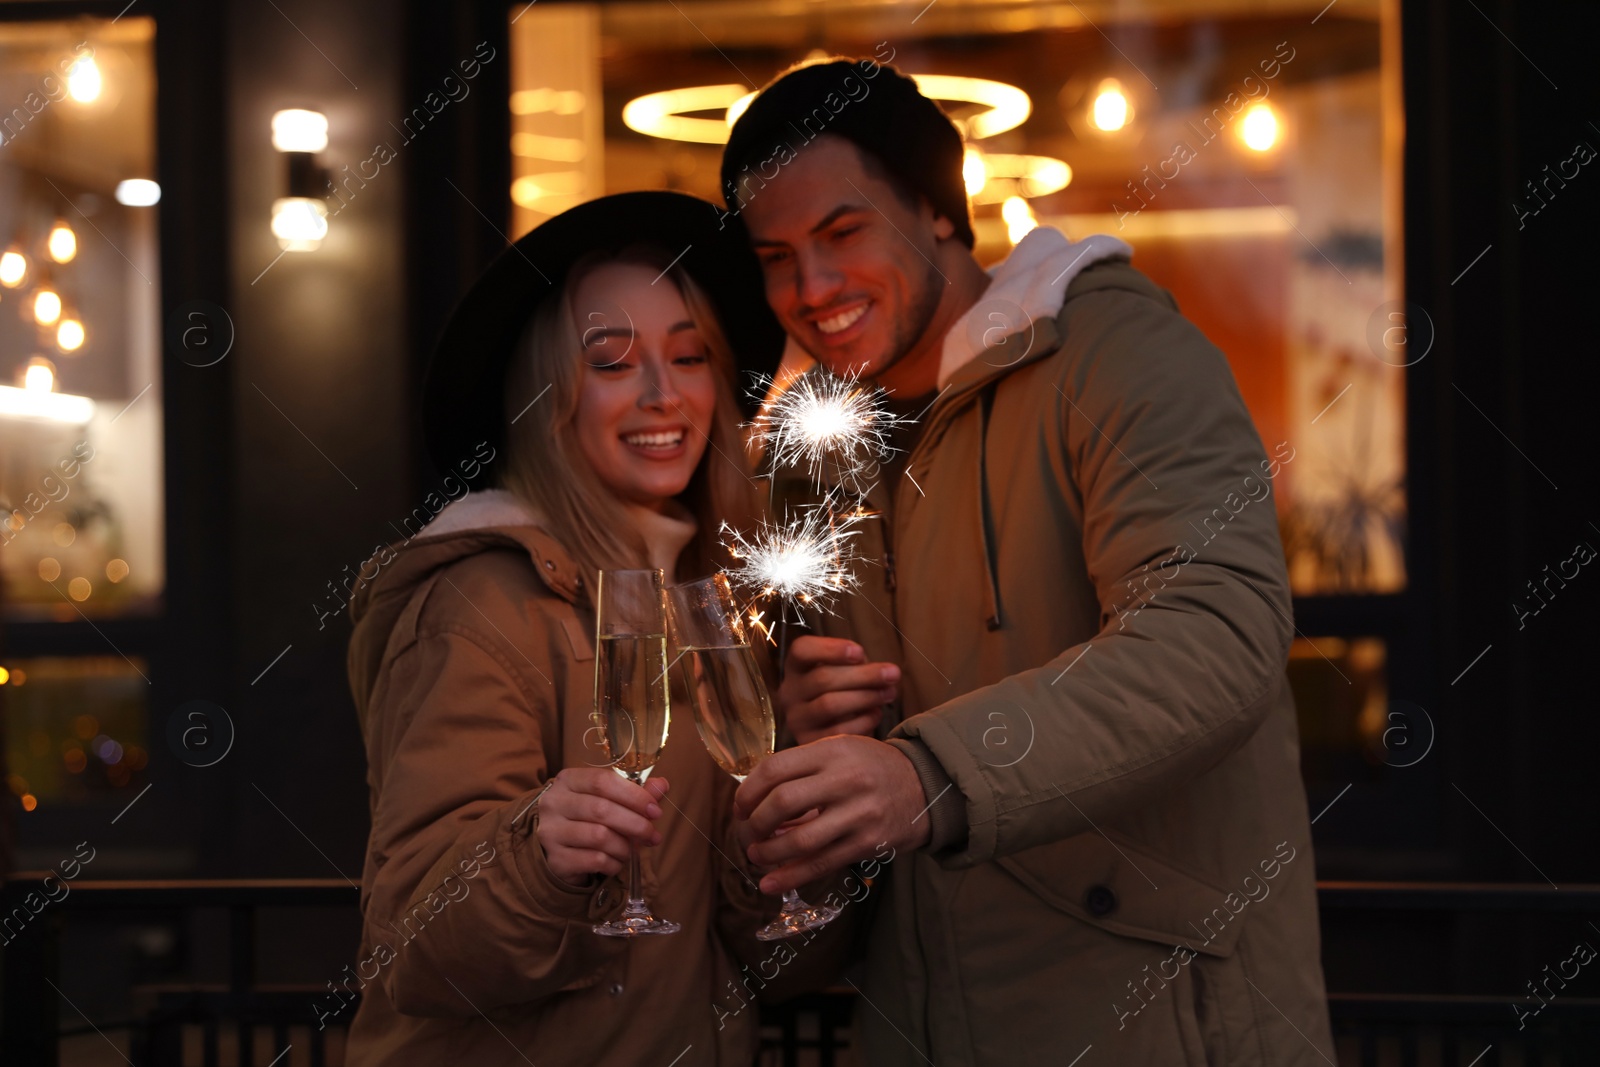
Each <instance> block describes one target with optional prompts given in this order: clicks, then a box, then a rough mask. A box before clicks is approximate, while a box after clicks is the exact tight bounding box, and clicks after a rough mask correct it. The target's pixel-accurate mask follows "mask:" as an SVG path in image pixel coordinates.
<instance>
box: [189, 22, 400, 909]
mask: <svg viewBox="0 0 1600 1067" xmlns="http://www.w3.org/2000/svg"><path fill="white" fill-rule="evenodd" d="M228 13H229V19H230V26H229V29H228V54H229V60H230V62H229V65H228V71H227V91H228V94H229V103H228V120H229V121H228V127H229V140H228V142H227V144H226V145H225V146H220V147H221V148H222V150H225V151H226V152H227V153H228V159H229V163H230V168H231V182H230V193H231V196H230V201H231V202H230V205H229V230H230V234H231V244H232V254H231V264H230V267H231V274H232V277H231V283H230V287H229V295H230V299H229V310H230V313H231V314H232V316H233V319H234V322H235V326H236V328H237V338H238V339H237V343H236V345H235V348H234V352H233V354H232V355H231V356H230V357H229V358H230V360H231V361H232V363H233V385H232V396H231V403H232V406H233V414H234V418H233V438H234V449H235V453H236V456H237V458H236V461H235V464H234V468H233V474H232V483H233V490H234V494H235V505H234V511H233V516H234V531H233V557H234V561H233V562H234V590H235V595H234V604H233V615H232V618H231V620H229V623H230V624H231V625H232V626H233V628H234V630H235V633H236V634H237V635H238V640H237V656H236V671H235V678H236V684H237V691H238V693H239V697H238V706H237V711H236V712H235V713H234V716H233V717H234V721H235V725H236V727H237V729H238V736H237V741H236V743H235V746H234V750H233V752H232V753H231V754H230V755H229V757H228V759H227V761H226V762H225V763H223V764H220V765H219V766H218V767H217V768H215V770H223V769H226V772H227V774H226V780H227V787H226V789H225V790H224V791H222V795H221V796H219V797H218V800H219V801H220V802H221V804H220V805H219V807H218V809H217V810H216V811H214V812H211V813H209V833H208V836H209V838H210V845H211V847H209V848H208V849H207V851H206V856H205V862H206V866H207V867H208V868H213V869H215V870H217V871H218V872H219V873H220V872H222V871H226V872H227V873H229V874H233V875H237V876H277V877H284V876H307V877H332V876H335V875H336V873H337V874H343V875H346V876H348V877H350V878H352V879H355V880H357V881H359V879H360V876H361V873H360V869H361V860H362V856H363V854H364V844H365V837H366V818H365V815H366V799H367V798H366V786H365V780H364V774H365V758H364V755H363V751H362V746H361V741H360V733H359V730H358V728H357V723H356V719H355V712H354V707H353V705H352V703H351V699H350V696H349V690H348V688H347V686H346V683H345V673H344V655H345V648H346V645H347V643H348V639H349V635H350V624H349V621H348V617H347V615H346V614H345V613H344V612H342V611H340V610H338V601H337V600H335V599H334V598H333V596H332V594H331V593H330V591H329V586H328V583H329V582H332V583H334V587H335V588H337V587H338V586H339V584H340V582H341V581H342V580H345V579H346V578H347V577H348V575H349V574H353V573H354V572H355V570H356V569H357V568H358V567H359V566H360V564H361V562H362V561H363V560H365V559H366V558H367V557H368V556H369V555H370V554H371V553H372V551H373V549H374V547H375V546H376V545H378V544H379V543H382V542H386V541H388V540H389V539H392V538H393V537H394V536H395V534H394V531H393V530H392V529H391V528H390V526H389V522H390V521H391V520H394V519H397V518H399V517H400V516H402V515H404V514H405V513H406V512H407V511H408V510H409V509H410V507H411V500H410V497H411V495H412V492H413V477H412V472H411V466H410V462H409V460H410V456H411V452H410V446H409V444H408V441H407V436H406V431H407V421H406V420H407V417H408V414H407V412H408V401H407V396H408V393H409V391H410V390H411V388H412V386H411V381H410V369H409V365H408V343H409V341H408V337H407V325H406V324H407V309H406V304H405V300H404V291H405V290H404V276H403V274H402V264H403V262H404V256H403V251H404V217H403V205H404V203H405V171H406V168H407V166H408V165H409V163H410V160H409V158H408V149H407V148H405V147H402V146H401V145H400V143H399V137H398V134H397V132H396V131H395V130H394V129H393V128H391V127H390V125H389V123H390V122H391V121H393V122H395V123H397V124H398V122H399V120H400V118H401V116H402V114H403V113H404V111H405V110H406V100H405V93H404V85H403V65H402V59H401V57H402V55H403V54H404V48H403V33H402V30H403V12H402V9H401V6H400V5H399V4H397V3H383V2H381V0H354V2H342V3H339V4H326V3H312V2H309V0H275V2H274V3H272V4H259V3H253V2H252V3H237V4H230V5H228ZM295 106H303V107H310V108H314V109H316V110H318V111H321V112H323V113H324V114H326V115H327V116H328V121H329V131H330V132H329V145H328V149H327V151H326V152H325V153H323V154H322V157H321V161H322V162H323V163H324V164H325V165H326V166H328V167H329V169H330V170H332V171H333V175H334V179H335V181H336V184H338V185H339V186H340V188H341V190H343V191H344V201H345V202H344V203H343V204H342V206H341V205H340V203H339V201H337V200H335V201H333V203H334V210H336V211H337V214H335V215H334V216H333V217H332V218H331V219H330V220H329V232H328V237H327V239H326V240H325V241H324V242H323V244H322V247H321V248H320V249H318V250H317V251H316V252H315V253H311V254H301V253H294V252H290V253H287V254H284V255H282V257H281V258H279V252H280V249H279V248H278V247H277V243H276V240H275V239H274V238H273V236H272V234H271V232H270V230H269V228H268V227H269V219H270V209H271V203H272V200H273V198H274V197H277V196H281V195H284V191H285V186H284V182H285V177H284V162H283V157H282V156H281V155H279V153H277V152H276V151H274V149H273V148H272V144H271V139H270V121H271V116H272V113H273V112H274V111H276V110H278V109H280V108H284V107H295ZM380 144H384V145H387V146H389V147H390V148H391V149H393V150H395V153H396V158H395V159H394V160H393V161H392V162H389V163H387V164H383V165H378V166H377V175H376V176H375V177H372V178H371V179H370V180H365V179H363V178H362V177H361V175H363V174H365V175H372V174H373V170H374V166H375V164H371V163H368V164H366V165H365V166H363V162H364V161H366V160H368V159H370V158H371V157H373V155H374V152H375V149H376V148H377V146H378V145H380ZM346 168H348V169H346ZM350 175H356V176H357V177H356V178H355V179H354V180H352V181H351V182H350V184H348V185H346V184H345V179H346V178H348V177H349V176H350ZM347 567H348V568H349V571H348V572H346V571H345V568H347ZM342 595H343V594H342V593H341V596H342ZM313 605H318V606H319V608H317V609H314V608H313ZM330 610H331V614H328V615H326V616H325V617H321V618H319V614H320V612H323V611H330ZM286 649H287V651H285V650H286ZM280 654H282V658H281V659H279V658H277V657H279V655H280ZM274 659H276V660H277V661H276V663H274V662H273V661H274ZM269 664H270V665H271V666H270V668H269ZM263 671H265V673H264V674H262V673H261V672H263ZM258 676H259V680H254V679H257V678H258ZM253 680H254V681H253ZM229 710H230V711H233V710H234V709H231V708H230V709H229Z"/></svg>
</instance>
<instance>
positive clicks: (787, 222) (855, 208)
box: [743, 134, 953, 378]
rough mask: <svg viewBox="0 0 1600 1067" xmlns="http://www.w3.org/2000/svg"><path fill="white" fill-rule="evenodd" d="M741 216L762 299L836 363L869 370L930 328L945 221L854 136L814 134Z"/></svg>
mask: <svg viewBox="0 0 1600 1067" xmlns="http://www.w3.org/2000/svg"><path fill="white" fill-rule="evenodd" d="M743 215H744V221H745V224H746V225H747V226H748V228H749V231H750V236H751V241H752V243H753V244H754V246H755V250H756V255H757V256H758V257H759V258H760V260H761V269H762V274H763V277H764V278H765V281H766V288H767V302H768V303H769V304H771V305H772V310H773V311H774V312H775V313H776V314H777V316H778V318H779V320H780V321H781V322H782V323H783V326H784V329H785V330H787V331H788V332H789V334H790V336H792V337H793V338H794V339H795V340H796V341H797V342H799V344H800V345H801V347H803V348H804V349H805V350H806V351H807V352H809V353H811V355H812V356H813V357H815V358H816V360H817V361H818V362H819V363H821V364H823V366H825V367H827V368H828V370H830V371H831V372H833V373H834V374H838V375H841V376H842V375H846V374H849V373H851V372H859V373H860V374H861V376H862V377H864V378H877V377H878V376H879V375H881V374H882V373H883V372H884V371H885V370H887V369H888V368H889V367H891V366H893V365H894V364H895V362H896V361H897V360H899V359H900V358H901V357H903V356H905V355H906V354H907V353H908V352H910V351H911V350H912V349H913V348H914V347H915V346H916V345H917V343H918V341H919V340H921V339H922V338H923V335H924V334H925V333H926V332H927V331H928V328H929V325H930V323H932V321H933V318H934V314H935V312H936V311H937V309H938V307H939V301H940V299H941V297H942V295H943V293H944V289H945V286H946V282H945V280H944V278H943V277H942V276H941V275H940V272H939V270H938V268H937V267H935V266H934V261H935V259H936V258H937V255H938V251H937V246H938V241H939V239H940V238H942V237H948V236H950V233H951V232H952V230H953V227H952V226H951V224H950V221H949V220H948V219H946V218H944V217H943V216H939V215H935V214H934V212H933V209H932V207H931V206H930V205H929V204H928V203H927V201H926V200H925V199H923V198H921V197H908V196H907V195H906V194H905V193H904V192H902V191H901V190H900V189H899V188H898V187H897V186H896V185H895V184H894V183H893V182H892V181H891V180H890V179H889V178H888V176H887V175H886V173H885V172H884V171H883V169H882V168H881V167H879V166H876V165H871V164H870V163H869V161H868V160H867V159H866V158H865V157H864V156H863V155H862V153H861V151H860V149H858V148H856V146H855V145H854V144H852V143H850V142H849V141H847V140H844V139H843V138H840V137H836V136H831V135H826V134H825V135H823V136H821V137H818V138H817V139H816V140H815V141H813V142H812V143H811V144H809V145H807V146H806V147H805V148H803V149H801V150H800V152H799V154H798V155H797V156H796V157H795V158H794V159H793V160H792V161H790V162H789V163H788V164H787V165H785V166H784V167H783V168H782V169H781V170H780V171H779V173H778V175H777V176H776V177H775V178H773V179H772V180H771V181H769V182H768V183H767V186H766V187H765V188H763V189H761V190H760V191H758V192H756V193H755V195H753V196H751V198H750V199H749V201H748V202H747V203H746V204H745V207H744V212H743Z"/></svg>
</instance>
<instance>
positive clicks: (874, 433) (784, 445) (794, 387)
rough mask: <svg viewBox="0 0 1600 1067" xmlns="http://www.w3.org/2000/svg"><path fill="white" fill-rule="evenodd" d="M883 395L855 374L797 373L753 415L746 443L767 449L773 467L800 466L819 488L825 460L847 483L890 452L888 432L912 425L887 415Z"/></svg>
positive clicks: (900, 417)
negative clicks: (863, 382)
mask: <svg viewBox="0 0 1600 1067" xmlns="http://www.w3.org/2000/svg"><path fill="white" fill-rule="evenodd" d="M886 395H887V394H886V393H885V392H884V390H883V389H882V388H881V387H880V386H874V385H862V384H861V383H860V381H859V380H858V375H857V374H851V375H850V376H849V377H845V378H839V377H835V376H834V375H832V374H826V373H823V372H820V371H813V372H811V373H807V374H802V375H800V376H799V377H798V378H795V379H794V380H793V381H792V382H791V383H790V384H789V385H788V387H787V388H785V389H784V391H783V392H782V393H781V394H779V396H778V398H777V399H776V400H774V401H773V402H772V403H771V404H770V405H769V406H768V407H766V408H764V409H762V411H761V413H760V414H759V415H757V416H756V418H755V421H754V422H753V423H751V430H752V432H751V440H752V441H753V442H755V443H757V444H758V445H760V446H762V447H764V448H765V449H766V450H767V454H768V455H769V456H770V457H771V460H772V465H773V468H774V469H777V468H780V467H799V466H801V465H802V464H804V465H805V467H806V470H807V472H808V473H809V474H810V475H811V478H812V480H813V481H814V482H815V483H816V484H817V485H818V487H819V488H820V487H821V485H822V475H823V471H824V463H825V462H827V461H828V460H830V459H831V460H832V461H833V462H834V463H835V464H837V467H838V474H839V477H840V478H841V479H842V480H847V481H852V482H853V481H856V480H858V479H859V478H860V476H861V475H862V474H863V473H864V472H865V471H866V469H867V467H868V466H869V465H870V464H871V463H872V462H873V461H875V460H879V461H881V460H885V459H888V458H889V457H890V456H891V455H892V454H893V453H894V449H893V448H892V447H890V445H889V435H890V433H891V432H892V431H893V430H894V429H896V428H897V427H900V426H905V425H909V424H911V423H913V422H915V421H916V420H915V419H909V418H905V417H903V416H899V415H894V414H892V413H891V412H890V411H889V410H888V408H887V407H886V406H885V405H884V403H883V398H884V397H885V396H886Z"/></svg>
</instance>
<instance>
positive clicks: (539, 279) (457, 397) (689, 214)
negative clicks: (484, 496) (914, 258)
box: [422, 191, 784, 471]
mask: <svg viewBox="0 0 1600 1067" xmlns="http://www.w3.org/2000/svg"><path fill="white" fill-rule="evenodd" d="M633 244H651V245H658V246H660V247H661V248H663V249H665V250H666V253H667V255H669V256H678V259H677V260H676V265H677V266H679V267H681V268H683V269H684V270H685V271H686V272H687V273H688V274H689V276H690V277H691V278H693V279H694V280H695V282H696V284H698V285H699V286H700V287H701V288H702V289H704V290H705V292H706V294H707V295H708V296H709V297H710V298H711V301H712V303H713V304H714V305H715V307H716V311H717V318H718V320H719V321H720V322H721V324H722V330H723V333H724V334H725V335H726V337H727V339H728V344H729V347H730V348H732V350H733V357H734V362H735V365H736V368H737V371H738V375H739V378H740V379H741V380H740V381H738V382H736V383H735V391H736V393H737V394H738V395H739V397H740V401H741V403H743V404H745V405H746V407H747V410H748V409H749V406H750V404H751V403H752V401H750V399H749V398H748V397H747V396H746V394H747V393H748V392H749V389H748V388H747V386H748V385H749V384H750V379H751V377H752V376H753V375H757V374H762V375H771V374H773V373H774V372H776V370H777V367H778V360H779V359H780V357H781V356H782V355H783V345H784V333H783V327H782V326H781V325H780V324H779V322H778V320H777V318H776V317H775V316H774V315H773V314H772V311H771V309H770V308H769V307H768V306H767V297H766V290H765V288H764V286H763V284H762V279H761V264H760V261H759V260H758V259H757V258H756V256H755V253H754V252H753V251H752V250H751V248H750V242H749V238H748V237H747V236H746V232H745V229H744V226H743V224H742V223H741V222H740V221H739V219H738V218H737V217H736V216H733V215H731V214H729V213H727V212H724V211H722V210H720V209H719V208H717V207H716V206H715V205H713V204H712V203H710V202H709V201H706V200H701V199H699V198H698V197H694V196H688V195H686V194H684V193H672V192H665V191H650V192H634V193H616V194H614V195H611V196H604V197H601V198H599V199H597V200H590V201H588V202H586V203H583V204H579V205H578V206H577V207H574V208H571V209H570V210H567V211H564V212H562V213H561V214H560V215H557V216H556V217H554V218H552V219H550V220H548V221H547V222H544V223H542V224H540V225H539V226H537V227H535V228H534V229H532V230H530V231H529V232H528V233H526V234H524V235H523V236H522V237H521V238H519V239H518V240H517V241H516V243H514V244H513V245H511V246H510V247H509V248H507V249H506V250H505V251H504V252H502V253H500V255H499V256H497V257H496V258H495V260H494V262H492V263H491V264H489V266H488V268H487V269H486V270H485V271H484V272H483V274H482V275H481V276H480V277H479V278H478V280H477V281H476V282H474V283H473V286H472V288H471V289H470V290H468V292H467V295H466V296H464V297H462V299H461V302H460V303H459V304H457V305H456V308H455V310H454V311H453V312H451V314H450V321H449V322H448V323H446V324H445V328H444V332H443V333H442V334H441V335H440V337H439V342H438V344H437V345H435V346H434V350H433V356H432V358H431V359H430V360H429V361H428V369H427V372H426V373H425V375H424V376H423V397H422V426H423V435H424V437H425V439H426V442H427V446H428V455H429V456H430V457H431V458H432V459H433V463H434V466H435V467H437V468H438V469H439V470H441V471H448V470H451V469H453V468H454V467H455V465H456V464H457V463H459V462H460V461H462V460H463V459H467V458H470V457H471V456H473V454H474V453H475V451H476V450H477V448H478V446H479V444H480V443H481V442H484V441H488V442H489V443H490V444H491V445H493V446H494V447H495V449H496V450H499V449H500V447H501V445H502V444H503V442H504V437H505V414H504V404H505V399H504V397H505V391H504V390H505V376H506V366H507V364H508V362H509V359H510V356H511V350H512V347H513V346H514V345H515V343H516V341H517V338H518V336H519V335H520V334H521V333H522V331H523V329H524V328H525V327H526V325H527V322H528V319H529V318H530V317H531V316H532V314H533V312H534V309H535V308H536V307H537V306H538V304H539V301H541V300H542V299H544V297H545V296H547V295H548V294H550V293H552V292H554V291H555V290H556V288H557V287H559V286H561V285H562V284H564V283H565V281H566V277H567V273H568V271H569V270H571V268H572V265H573V264H574V263H576V262H577V261H578V260H579V259H581V258H582V257H584V256H586V255H588V254H589V253H591V252H594V251H597V250H618V251H620V250H621V249H623V248H625V247H627V246H628V245H633ZM572 358H574V359H577V358H578V353H577V352H574V353H573V354H572Z"/></svg>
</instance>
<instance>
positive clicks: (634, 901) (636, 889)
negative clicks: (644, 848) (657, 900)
mask: <svg viewBox="0 0 1600 1067" xmlns="http://www.w3.org/2000/svg"><path fill="white" fill-rule="evenodd" d="M643 881H644V880H643V876H642V875H641V873H640V870H639V842H637V841H634V842H631V843H630V844H629V845H628V903H629V904H630V905H642V904H643V903H644V884H643Z"/></svg>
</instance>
